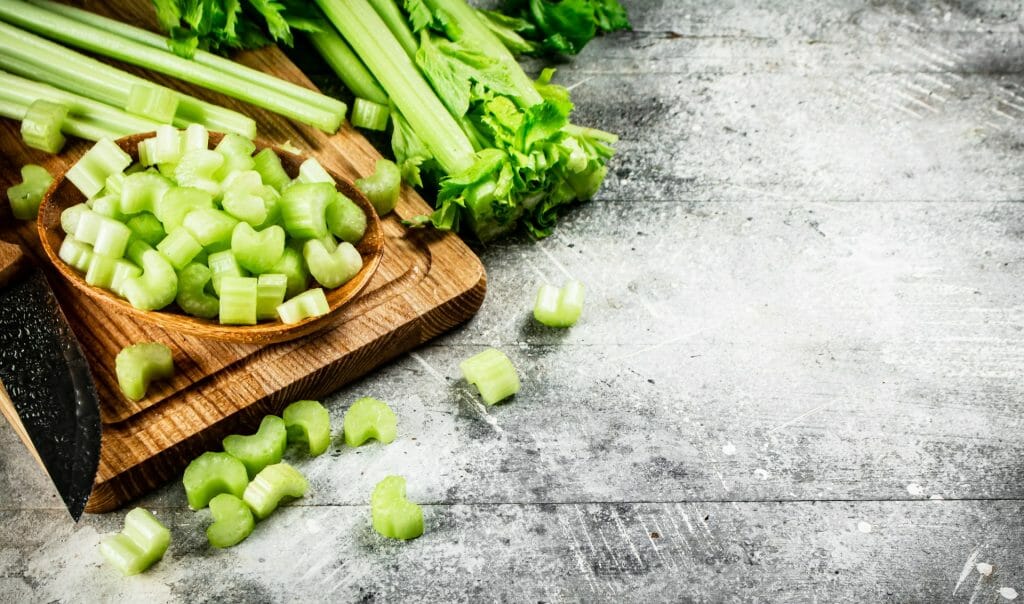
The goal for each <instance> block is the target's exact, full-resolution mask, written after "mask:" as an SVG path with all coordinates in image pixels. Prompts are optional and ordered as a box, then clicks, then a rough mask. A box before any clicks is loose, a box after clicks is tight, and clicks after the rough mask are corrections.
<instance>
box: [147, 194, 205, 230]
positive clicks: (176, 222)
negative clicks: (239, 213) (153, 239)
mask: <svg viewBox="0 0 1024 604" xmlns="http://www.w3.org/2000/svg"><path fill="white" fill-rule="evenodd" d="M200 208H206V209H210V210H212V209H213V195H211V194H210V193H209V192H208V191H204V190H203V189H197V188H195V187H171V188H170V189H168V190H167V191H166V192H164V194H163V196H162V197H160V201H159V203H157V204H156V211H155V212H153V214H155V215H156V217H157V218H158V219H159V220H160V222H161V223H162V224H163V227H164V229H165V230H167V231H173V230H174V229H176V228H178V227H179V226H181V223H182V222H184V221H185V216H186V215H187V214H188V213H189V212H191V211H192V210H198V209H200Z"/></svg>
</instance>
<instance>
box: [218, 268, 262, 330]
mask: <svg viewBox="0 0 1024 604" xmlns="http://www.w3.org/2000/svg"><path fill="white" fill-rule="evenodd" d="M257 283H258V282H257V280H256V278H255V277H222V278H221V280H220V314H219V319H220V322H221V324H222V325H255V324H256V297H257Z"/></svg>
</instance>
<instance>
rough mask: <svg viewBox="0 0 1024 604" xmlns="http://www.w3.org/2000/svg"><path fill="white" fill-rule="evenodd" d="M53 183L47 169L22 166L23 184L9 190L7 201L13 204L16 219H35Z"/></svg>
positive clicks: (30, 165) (33, 165)
mask: <svg viewBox="0 0 1024 604" xmlns="http://www.w3.org/2000/svg"><path fill="white" fill-rule="evenodd" d="M52 183H53V177H52V176H50V173H49V172H47V171H46V168H44V167H42V166H37V165H35V164H26V165H24V166H22V167H21V184H17V185H14V186H13V187H10V188H8V189H7V199H8V201H10V202H11V212H12V213H13V214H14V217H15V218H17V219H18V220H32V219H33V218H35V217H36V214H38V213H39V203H40V202H41V201H42V200H43V196H44V195H46V191H47V189H49V188H50V185H51V184H52ZM69 209H70V208H69ZM65 211H67V210H65Z"/></svg>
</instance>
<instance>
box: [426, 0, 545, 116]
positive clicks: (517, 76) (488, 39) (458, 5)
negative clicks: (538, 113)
mask: <svg viewBox="0 0 1024 604" xmlns="http://www.w3.org/2000/svg"><path fill="white" fill-rule="evenodd" d="M425 2H426V3H427V6H429V7H430V8H431V10H432V11H434V12H437V11H439V10H440V11H443V12H445V13H447V14H448V16H449V17H451V18H452V19H453V20H454V21H455V22H456V23H458V26H459V29H460V30H461V31H462V35H461V37H460V38H459V42H460V43H462V44H463V45H464V46H466V47H468V48H472V49H473V50H477V51H480V52H482V53H484V54H485V55H487V56H489V57H491V58H494V59H497V60H499V61H501V62H502V64H504V65H505V69H506V72H507V73H508V74H509V75H510V76H511V77H512V81H513V82H514V83H515V85H516V90H517V91H518V92H519V97H520V99H521V100H522V101H523V103H524V106H525V107H530V106H533V105H536V104H538V103H541V102H543V101H544V98H543V97H541V95H540V93H539V92H537V89H536V88H534V86H533V80H531V79H530V78H529V76H527V75H526V73H525V72H524V71H523V68H522V67H520V66H519V63H518V62H517V61H516V58H515V57H514V56H512V53H511V52H509V50H508V49H507V48H505V45H504V44H502V43H501V40H500V39H498V36H496V35H494V32H492V31H491V30H490V28H489V27H487V24H486V23H484V22H483V18H482V17H480V15H478V14H477V13H476V11H475V10H474V9H473V7H471V6H470V5H469V4H466V1H465V0H425Z"/></svg>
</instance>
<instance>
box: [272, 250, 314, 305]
mask: <svg viewBox="0 0 1024 604" xmlns="http://www.w3.org/2000/svg"><path fill="white" fill-rule="evenodd" d="M271 272H273V273H280V274H282V275H284V276H285V277H287V278H288V290H287V291H286V292H285V294H284V297H285V299H286V300H287V299H289V298H294V297H295V296H297V295H299V294H301V293H302V292H304V291H306V286H307V285H308V284H309V272H308V271H307V270H306V266H305V264H304V262H303V260H302V254H301V253H300V252H299V251H298V250H296V249H294V248H291V247H285V248H284V253H283V254H281V259H280V260H278V262H277V264H275V265H274V268H272V269H271Z"/></svg>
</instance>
